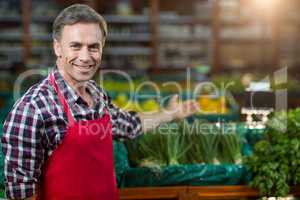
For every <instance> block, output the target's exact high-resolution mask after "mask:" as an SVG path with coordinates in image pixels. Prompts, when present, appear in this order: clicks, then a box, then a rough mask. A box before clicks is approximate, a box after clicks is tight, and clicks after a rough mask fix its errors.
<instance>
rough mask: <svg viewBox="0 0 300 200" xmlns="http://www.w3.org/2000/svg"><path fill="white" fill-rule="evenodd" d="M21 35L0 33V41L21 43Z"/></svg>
mask: <svg viewBox="0 0 300 200" xmlns="http://www.w3.org/2000/svg"><path fill="white" fill-rule="evenodd" d="M22 36H23V35H22V33H17V32H16V33H7V32H4V33H0V40H5V41H7V40H9V41H22V40H23V39H22Z"/></svg>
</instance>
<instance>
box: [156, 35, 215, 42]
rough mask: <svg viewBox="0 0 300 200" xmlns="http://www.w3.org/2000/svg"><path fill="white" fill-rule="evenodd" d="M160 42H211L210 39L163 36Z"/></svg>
mask: <svg viewBox="0 0 300 200" xmlns="http://www.w3.org/2000/svg"><path fill="white" fill-rule="evenodd" d="M159 40H160V42H209V41H210V38H209V37H166V36H161V37H160V38H159Z"/></svg>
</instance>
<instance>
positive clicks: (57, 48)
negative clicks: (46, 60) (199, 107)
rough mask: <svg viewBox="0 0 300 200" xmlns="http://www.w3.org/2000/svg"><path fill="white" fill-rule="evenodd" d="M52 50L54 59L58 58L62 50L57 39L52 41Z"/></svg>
mask: <svg viewBox="0 0 300 200" xmlns="http://www.w3.org/2000/svg"><path fill="white" fill-rule="evenodd" d="M53 49H54V53H55V55H56V57H58V58H60V57H61V53H62V49H61V45H60V42H59V41H58V40H57V39H54V41H53Z"/></svg>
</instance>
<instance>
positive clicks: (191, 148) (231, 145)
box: [126, 120, 241, 167]
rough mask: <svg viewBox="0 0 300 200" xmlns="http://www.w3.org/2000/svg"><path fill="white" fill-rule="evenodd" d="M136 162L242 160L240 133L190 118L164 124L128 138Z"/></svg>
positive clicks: (229, 161)
mask: <svg viewBox="0 0 300 200" xmlns="http://www.w3.org/2000/svg"><path fill="white" fill-rule="evenodd" d="M126 146H127V150H128V154H129V159H130V161H131V163H132V164H133V165H136V166H143V167H161V166H167V165H177V164H192V163H212V164H219V163H220V162H221V163H239V162H240V160H241V145H240V138H239V136H238V134H236V133H235V132H234V131H231V132H227V131H226V132H225V133H224V130H222V129H221V128H219V127H217V126H216V125H215V124H211V123H207V122H203V121H195V122H194V123H191V124H189V123H188V122H187V121H185V120H184V121H181V122H179V123H172V124H165V125H163V127H159V128H157V129H155V130H153V131H150V132H147V133H145V134H144V135H142V136H141V137H140V138H138V139H137V140H132V141H127V142H126Z"/></svg>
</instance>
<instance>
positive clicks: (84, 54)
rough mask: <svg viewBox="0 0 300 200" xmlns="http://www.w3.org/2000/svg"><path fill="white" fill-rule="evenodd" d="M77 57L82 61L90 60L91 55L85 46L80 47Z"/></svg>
mask: <svg viewBox="0 0 300 200" xmlns="http://www.w3.org/2000/svg"><path fill="white" fill-rule="evenodd" d="M79 59H80V61H82V62H90V60H91V55H90V52H89V51H88V49H87V48H82V49H81V51H80V54H79Z"/></svg>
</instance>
